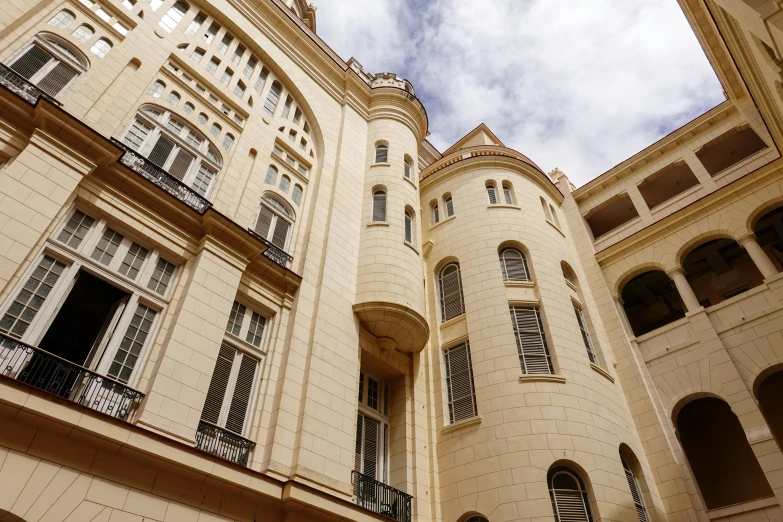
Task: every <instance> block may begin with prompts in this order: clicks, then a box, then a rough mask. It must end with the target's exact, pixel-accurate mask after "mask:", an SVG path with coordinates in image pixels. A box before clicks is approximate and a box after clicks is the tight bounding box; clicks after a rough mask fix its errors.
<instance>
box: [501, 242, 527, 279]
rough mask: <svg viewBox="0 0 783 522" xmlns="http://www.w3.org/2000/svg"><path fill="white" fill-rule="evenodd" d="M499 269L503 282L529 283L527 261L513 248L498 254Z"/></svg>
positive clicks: (523, 255)
mask: <svg viewBox="0 0 783 522" xmlns="http://www.w3.org/2000/svg"><path fill="white" fill-rule="evenodd" d="M500 269H501V271H502V272H503V280H504V281H530V271H529V270H528V267H527V259H526V258H525V254H523V253H522V252H520V251H519V250H515V249H513V248H507V249H505V250H503V251H502V252H501V253H500Z"/></svg>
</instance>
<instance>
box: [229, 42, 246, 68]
mask: <svg viewBox="0 0 783 522" xmlns="http://www.w3.org/2000/svg"><path fill="white" fill-rule="evenodd" d="M244 55H245V46H244V45H242V44H238V45H237V48H236V49H234V54H233V55H231V63H239V60H241V59H242V57H243V56H244Z"/></svg>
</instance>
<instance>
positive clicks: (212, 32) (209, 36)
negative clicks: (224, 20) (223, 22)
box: [204, 22, 220, 44]
mask: <svg viewBox="0 0 783 522" xmlns="http://www.w3.org/2000/svg"><path fill="white" fill-rule="evenodd" d="M218 31H220V24H218V23H216V22H212V23H211V24H210V26H209V29H207V32H206V33H204V41H205V42H206V43H208V44H209V43H212V40H214V39H215V36H216V35H217V33H218Z"/></svg>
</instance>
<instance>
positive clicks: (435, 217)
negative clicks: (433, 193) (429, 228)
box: [432, 201, 440, 225]
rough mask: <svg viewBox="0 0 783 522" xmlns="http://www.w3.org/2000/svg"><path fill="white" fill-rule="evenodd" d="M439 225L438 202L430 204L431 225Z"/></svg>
mask: <svg viewBox="0 0 783 522" xmlns="http://www.w3.org/2000/svg"><path fill="white" fill-rule="evenodd" d="M438 223H440V208H438V202H437V201H435V202H433V203H432V224H433V225H437V224H438Z"/></svg>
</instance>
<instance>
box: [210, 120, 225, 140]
mask: <svg viewBox="0 0 783 522" xmlns="http://www.w3.org/2000/svg"><path fill="white" fill-rule="evenodd" d="M222 130H223V129H222V128H221V127H220V125H218V124H217V123H213V124H212V127H210V129H209V133H210V134H212V135H213V136H214V137H216V138H217V137H218V136H220V132H221V131H222Z"/></svg>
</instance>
